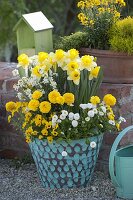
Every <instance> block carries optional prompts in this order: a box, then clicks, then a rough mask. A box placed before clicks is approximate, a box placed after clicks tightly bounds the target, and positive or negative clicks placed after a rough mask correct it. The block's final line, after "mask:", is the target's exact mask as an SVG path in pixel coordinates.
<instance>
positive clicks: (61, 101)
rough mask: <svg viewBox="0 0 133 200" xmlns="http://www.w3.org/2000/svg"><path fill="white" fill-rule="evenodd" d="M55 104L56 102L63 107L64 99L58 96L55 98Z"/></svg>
mask: <svg viewBox="0 0 133 200" xmlns="http://www.w3.org/2000/svg"><path fill="white" fill-rule="evenodd" d="M56 102H57V103H58V104H61V105H63V104H64V102H65V99H64V97H62V96H59V97H57V98H56Z"/></svg>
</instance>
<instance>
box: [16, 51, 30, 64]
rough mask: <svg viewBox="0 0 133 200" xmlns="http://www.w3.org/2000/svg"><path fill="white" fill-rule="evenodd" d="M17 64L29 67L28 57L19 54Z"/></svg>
mask: <svg viewBox="0 0 133 200" xmlns="http://www.w3.org/2000/svg"><path fill="white" fill-rule="evenodd" d="M18 63H19V64H20V65H21V66H22V67H27V66H28V65H29V57H28V56H27V55H26V54H21V55H19V56H18Z"/></svg>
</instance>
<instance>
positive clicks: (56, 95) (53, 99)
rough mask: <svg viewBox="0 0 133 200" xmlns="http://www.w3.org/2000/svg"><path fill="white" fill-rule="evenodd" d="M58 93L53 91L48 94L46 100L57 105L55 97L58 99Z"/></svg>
mask: <svg viewBox="0 0 133 200" xmlns="http://www.w3.org/2000/svg"><path fill="white" fill-rule="evenodd" d="M60 96H61V95H60V93H59V92H58V91H56V90H53V91H52V92H50V93H49V94H48V99H49V101H50V102H51V103H53V104H55V103H57V97H60Z"/></svg>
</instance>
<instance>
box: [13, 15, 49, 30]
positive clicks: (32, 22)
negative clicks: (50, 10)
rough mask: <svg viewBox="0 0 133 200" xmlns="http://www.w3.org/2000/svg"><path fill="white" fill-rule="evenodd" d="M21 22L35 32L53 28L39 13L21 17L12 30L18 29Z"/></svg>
mask: <svg viewBox="0 0 133 200" xmlns="http://www.w3.org/2000/svg"><path fill="white" fill-rule="evenodd" d="M22 20H24V21H25V23H26V24H27V25H28V26H30V28H32V30H33V31H35V32H37V31H42V30H46V29H51V28H53V25H52V24H51V23H50V22H49V20H48V19H47V18H46V17H45V15H44V14H43V13H42V12H41V11H39V12H34V13H29V14H24V15H22V18H21V19H20V20H19V21H18V23H17V24H16V26H15V27H14V30H16V29H17V28H18V26H19V24H20V23H21V21H22Z"/></svg>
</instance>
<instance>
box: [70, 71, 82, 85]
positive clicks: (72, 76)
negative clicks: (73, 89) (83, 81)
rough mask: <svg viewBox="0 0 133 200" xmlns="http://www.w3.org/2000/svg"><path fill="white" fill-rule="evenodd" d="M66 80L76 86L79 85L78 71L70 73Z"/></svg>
mask: <svg viewBox="0 0 133 200" xmlns="http://www.w3.org/2000/svg"><path fill="white" fill-rule="evenodd" d="M68 80H72V81H73V82H74V83H75V84H76V85H79V81H80V71H79V70H74V71H72V72H71V73H70V74H69V76H68Z"/></svg>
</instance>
